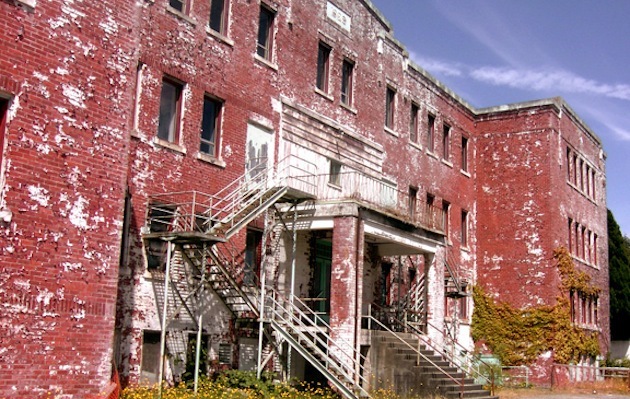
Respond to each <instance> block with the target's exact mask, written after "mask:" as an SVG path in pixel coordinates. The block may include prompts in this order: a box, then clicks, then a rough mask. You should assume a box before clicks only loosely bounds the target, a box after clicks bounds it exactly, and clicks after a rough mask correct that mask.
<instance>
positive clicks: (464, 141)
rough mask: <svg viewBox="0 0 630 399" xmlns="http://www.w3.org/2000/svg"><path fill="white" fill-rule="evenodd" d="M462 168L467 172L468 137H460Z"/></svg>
mask: <svg viewBox="0 0 630 399" xmlns="http://www.w3.org/2000/svg"><path fill="white" fill-rule="evenodd" d="M462 170H463V171H464V172H468V138H466V137H462Z"/></svg>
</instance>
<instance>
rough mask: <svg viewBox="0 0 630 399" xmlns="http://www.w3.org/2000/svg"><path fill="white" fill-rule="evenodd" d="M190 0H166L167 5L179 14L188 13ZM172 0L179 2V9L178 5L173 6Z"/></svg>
mask: <svg viewBox="0 0 630 399" xmlns="http://www.w3.org/2000/svg"><path fill="white" fill-rule="evenodd" d="M190 1H191V0H168V6H169V7H170V8H172V9H173V10H175V11H177V12H178V13H180V14H183V15H188V14H189V13H190ZM174 2H177V3H180V4H181V9H180V8H179V7H178V6H174V5H173V3H174Z"/></svg>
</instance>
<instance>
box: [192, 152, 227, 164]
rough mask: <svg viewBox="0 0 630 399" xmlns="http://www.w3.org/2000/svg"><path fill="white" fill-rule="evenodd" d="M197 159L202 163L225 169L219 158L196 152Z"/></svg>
mask: <svg viewBox="0 0 630 399" xmlns="http://www.w3.org/2000/svg"><path fill="white" fill-rule="evenodd" d="M197 159H198V160H200V161H203V162H207V163H209V164H212V165H215V166H218V167H220V168H225V166H226V164H225V161H224V160H222V159H220V158H216V157H213V156H212V155H210V154H204V153H203V152H198V153H197Z"/></svg>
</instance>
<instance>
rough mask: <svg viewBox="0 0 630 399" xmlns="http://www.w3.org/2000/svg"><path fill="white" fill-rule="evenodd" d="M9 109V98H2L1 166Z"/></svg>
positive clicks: (0, 118) (0, 106) (0, 99)
mask: <svg viewBox="0 0 630 399" xmlns="http://www.w3.org/2000/svg"><path fill="white" fill-rule="evenodd" d="M8 109H9V100H7V99H6V98H0V167H1V166H2V153H3V149H4V129H5V125H6V121H7V110H8Z"/></svg>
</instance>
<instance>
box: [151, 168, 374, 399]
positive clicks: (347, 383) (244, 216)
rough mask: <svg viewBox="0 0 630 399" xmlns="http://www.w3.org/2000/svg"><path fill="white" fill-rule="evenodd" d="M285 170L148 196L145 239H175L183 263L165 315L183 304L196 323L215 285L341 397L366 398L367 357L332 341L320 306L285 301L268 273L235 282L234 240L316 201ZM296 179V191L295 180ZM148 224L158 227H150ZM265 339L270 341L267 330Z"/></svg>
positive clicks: (173, 277) (232, 306) (301, 180)
mask: <svg viewBox="0 0 630 399" xmlns="http://www.w3.org/2000/svg"><path fill="white" fill-rule="evenodd" d="M287 169H295V168H291V167H289V168H287ZM287 172H288V170H284V171H279V170H278V169H276V171H275V172H274V171H271V170H268V169H267V168H262V169H261V168H259V170H258V171H257V172H256V173H255V174H252V173H251V171H250V172H248V173H247V174H246V175H244V176H243V177H242V178H240V179H238V180H236V181H234V182H233V183H231V184H230V185H228V186H227V187H225V188H224V189H223V190H221V191H220V192H218V193H217V194H215V195H205V194H201V193H198V192H181V193H168V194H160V195H154V196H152V197H151V198H150V203H149V207H150V210H149V223H148V225H147V227H146V228H145V229H144V230H143V233H144V234H143V239H144V240H146V241H151V240H158V241H163V242H167V243H170V244H173V247H172V249H169V251H168V253H169V255H170V256H171V259H170V260H168V262H171V261H173V260H174V259H175V255H174V254H178V256H180V257H181V260H179V261H178V262H175V263H176V264H178V265H177V266H178V267H176V268H173V269H172V270H171V271H170V273H166V275H165V276H164V278H165V280H164V281H165V282H166V281H167V280H168V282H170V286H171V291H173V293H172V294H171V295H173V296H174V297H176V298H177V299H178V301H177V302H176V304H179V306H171V308H173V307H175V308H176V309H171V310H170V311H169V312H168V313H169V315H170V317H171V318H180V315H181V314H182V309H183V310H185V311H186V313H185V314H187V315H188V316H189V317H190V319H192V320H196V317H197V314H196V313H195V312H194V307H195V305H196V306H197V307H198V306H199V305H200V302H199V301H200V298H201V297H202V295H201V293H202V292H203V290H204V289H205V288H206V287H210V288H211V289H212V290H213V291H214V292H215V293H216V294H217V295H218V297H219V298H220V299H221V300H222V301H223V303H224V304H225V305H226V307H227V308H228V309H229V310H230V311H231V312H232V313H233V314H234V315H235V316H236V317H240V318H249V319H259V320H261V321H262V322H264V323H265V324H266V325H268V326H269V327H270V329H271V330H272V332H273V333H275V336H276V337H278V338H279V340H280V341H284V342H287V343H288V345H290V346H291V348H293V349H294V350H295V351H296V352H297V353H299V354H300V355H301V356H303V357H304V358H305V359H306V360H307V361H308V362H309V363H311V364H312V365H313V366H314V367H315V368H316V369H317V370H318V371H320V372H321V373H322V374H323V375H324V376H325V377H326V378H328V380H329V381H330V383H331V384H332V385H333V386H334V387H335V388H336V389H337V390H338V391H339V393H340V394H342V395H343V396H344V397H346V398H348V399H356V398H358V397H366V396H368V394H367V392H366V390H365V389H363V388H362V387H363V386H367V381H366V379H365V376H364V375H363V374H364V372H363V367H362V365H363V364H364V363H365V359H364V358H363V357H362V355H361V354H360V353H359V352H357V351H356V349H355V348H354V347H353V346H352V345H349V344H347V343H346V342H344V341H339V340H337V339H335V338H333V337H332V336H331V334H330V331H332V330H331V328H330V326H329V325H328V324H327V323H326V322H325V321H324V320H323V319H322V318H321V317H320V316H319V315H318V314H317V313H316V312H315V311H313V310H312V309H310V308H309V307H308V306H307V305H306V304H304V303H303V302H301V301H300V300H299V299H298V298H297V297H292V298H290V299H287V298H285V297H284V296H282V295H281V294H280V293H279V292H277V291H276V290H274V289H273V288H269V287H265V284H264V277H263V279H262V280H263V282H262V283H258V282H256V283H255V284H243V281H237V278H238V277H236V276H238V275H239V274H240V273H239V272H238V271H237V269H238V266H239V265H240V264H242V262H243V260H242V259H240V258H239V255H237V254H238V252H237V251H236V250H235V248H234V247H233V246H232V244H231V242H230V241H229V239H230V238H231V237H232V236H234V234H236V233H237V232H238V231H239V230H241V229H242V228H244V227H245V226H246V225H247V224H248V223H249V222H251V221H252V220H254V219H256V218H257V217H258V216H260V215H261V214H262V213H263V212H265V211H266V210H267V209H269V207H271V206H272V205H274V204H275V203H277V202H279V201H281V200H283V199H285V200H293V201H295V200H298V199H304V198H306V199H312V198H314V196H313V195H312V194H309V190H304V187H308V186H309V185H310V183H309V182H306V183H305V178H306V177H307V176H306V175H305V174H304V173H302V174H301V175H300V176H298V177H297V178H296V177H295V176H290V175H289V174H287ZM295 182H297V184H296V186H298V189H297V190H296V189H295V188H293V187H292V184H291V183H295ZM150 226H160V228H158V229H155V230H156V231H152V230H153V229H151V228H150ZM164 226H167V228H164ZM163 301H167V298H163ZM165 308H166V307H165ZM167 327H168V324H167V326H166V327H165V328H167ZM197 328H199V325H197ZM267 337H268V339H269V340H271V335H270V334H267Z"/></svg>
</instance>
